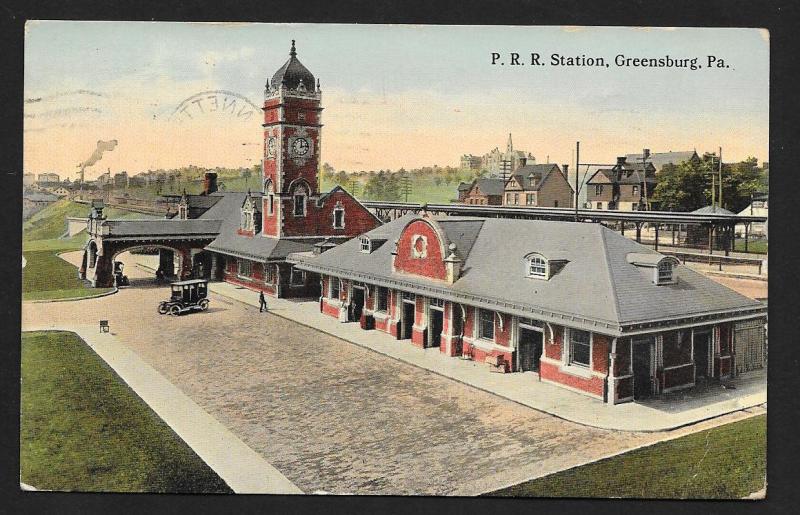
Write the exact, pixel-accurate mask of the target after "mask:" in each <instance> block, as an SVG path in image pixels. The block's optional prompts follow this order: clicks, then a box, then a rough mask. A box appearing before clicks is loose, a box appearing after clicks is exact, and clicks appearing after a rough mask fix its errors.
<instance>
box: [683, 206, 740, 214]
mask: <svg viewBox="0 0 800 515" xmlns="http://www.w3.org/2000/svg"><path fill="white" fill-rule="evenodd" d="M692 213H697V214H700V215H705V214H714V215H732V214H734V213H733V212H731V211H728V210H727V209H725V208H724V207H719V206H705V207H701V208H700V209H695V210H694V211H692Z"/></svg>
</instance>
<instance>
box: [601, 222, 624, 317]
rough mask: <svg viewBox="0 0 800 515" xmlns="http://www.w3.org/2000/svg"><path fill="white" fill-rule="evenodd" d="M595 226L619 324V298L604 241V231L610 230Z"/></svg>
mask: <svg viewBox="0 0 800 515" xmlns="http://www.w3.org/2000/svg"><path fill="white" fill-rule="evenodd" d="M597 225H598V230H599V233H600V243H601V245H602V246H603V256H604V257H605V259H604V265H605V267H606V277H607V278H608V281H609V286H610V287H611V298H612V299H613V301H614V302H613V304H612V306H613V308H614V316H615V317H616V320H617V322H621V315H620V309H619V297H618V296H617V287H616V285H615V283H614V273H613V272H612V271H611V265H610V263H609V261H610V258H611V256H610V254H609V253H608V244H607V241H606V231H607V230H609V231H610V229H607V228H606V227H605V226H603V225H601V224H597Z"/></svg>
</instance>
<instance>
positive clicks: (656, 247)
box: [654, 224, 659, 252]
mask: <svg viewBox="0 0 800 515" xmlns="http://www.w3.org/2000/svg"><path fill="white" fill-rule="evenodd" d="M658 227H659V224H656V246H655V249H654V250H655V251H656V252H658Z"/></svg>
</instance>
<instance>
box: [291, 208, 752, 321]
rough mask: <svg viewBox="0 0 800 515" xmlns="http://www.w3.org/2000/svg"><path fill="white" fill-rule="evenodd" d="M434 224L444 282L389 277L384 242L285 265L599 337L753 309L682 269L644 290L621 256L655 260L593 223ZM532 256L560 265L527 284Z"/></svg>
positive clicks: (647, 281)
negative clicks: (414, 290)
mask: <svg viewBox="0 0 800 515" xmlns="http://www.w3.org/2000/svg"><path fill="white" fill-rule="evenodd" d="M415 218H419V217H418V216H417V215H407V216H404V217H401V218H398V219H397V220H395V221H393V222H390V223H389V224H386V225H384V226H383V227H380V228H379V229H377V230H376V231H373V232H376V233H377V232H380V233H381V234H387V235H388V236H389V241H390V242H391V241H394V240H396V239H398V238H399V236H400V233H401V231H402V229H403V227H405V225H406V223H408V222H409V221H411V220H413V219H415ZM435 220H436V221H437V222H438V223H439V225H440V226H441V227H442V231H443V232H445V233H446V234H447V237H448V239H450V240H451V241H454V242H456V245H458V251H457V253H458V254H459V257H461V258H462V259H463V261H464V263H463V267H462V274H461V277H460V278H459V279H458V280H457V281H456V282H455V283H454V284H453V285H445V284H443V283H441V282H439V281H433V280H429V279H426V278H423V277H418V276H413V275H408V274H403V273H399V272H392V266H391V263H392V255H391V252H392V250H393V248H394V245H391V244H384V245H382V246H380V247H379V248H378V249H376V250H374V251H373V252H372V253H370V254H366V253H363V252H361V251H360V245H359V241H358V238H355V239H353V240H350V241H347V242H345V243H343V244H341V245H339V246H338V247H336V248H334V249H331V250H329V251H327V252H325V253H323V254H320V255H318V256H313V257H310V256H292V257H290V260H294V259H295V258H297V259H296V261H297V262H298V263H299V264H298V266H299V267H300V268H305V269H307V270H311V271H318V272H322V273H330V274H332V275H340V276H342V277H348V276H349V277H359V278H362V279H363V280H368V279H367V277H369V278H370V279H371V280H374V281H375V282H376V283H380V282H383V283H384V284H386V285H393V284H397V281H402V282H404V283H406V284H410V285H413V286H414V287H419V288H420V291H421V292H422V291H431V289H432V288H433V289H436V290H437V291H438V292H439V293H437V295H439V296H441V297H442V298H448V297H447V295H448V294H450V293H452V294H453V295H455V297H453V299H454V300H457V301H458V302H462V303H464V304H468V305H478V306H485V307H489V308H490V309H500V310H504V311H506V312H514V309H513V308H512V307H511V306H522V307H524V310H525V311H528V310H530V311H531V312H534V313H536V312H538V313H541V316H540V318H543V319H545V320H547V319H548V317H549V319H550V320H563V321H562V322H561V323H566V324H567V325H573V326H581V325H583V326H586V325H588V324H589V322H591V323H592V324H597V325H601V328H600V329H598V331H599V332H603V330H604V329H605V330H606V332H607V333H609V334H614V332H615V331H620V330H621V329H618V328H620V327H622V326H624V325H626V324H628V325H630V324H636V323H642V322H645V321H653V320H660V319H665V318H667V319H675V320H677V319H680V318H684V317H688V316H700V315H704V314H708V313H712V312H718V311H725V310H738V309H753V308H761V307H762V305H761V304H760V303H758V302H756V301H754V300H751V299H749V298H747V297H744V296H742V295H740V294H738V293H736V292H735V291H733V290H730V289H728V288H726V287H725V286H722V285H720V284H719V283H716V282H714V281H712V280H711V279H708V278H707V277H705V276H703V275H701V274H699V273H698V272H695V271H693V270H691V269H689V268H687V267H685V266H682V265H679V266H677V267H676V268H675V271H674V276H675V277H676V278H677V281H676V283H675V284H670V285H661V286H657V285H655V284H653V283H652V280H651V278H652V269H651V268H650V269H642V268H641V267H637V266H636V265H634V264H631V263H629V262H628V260H627V258H626V256H627V255H628V254H629V253H639V254H642V253H645V254H657V253H656V252H654V251H652V250H650V249H649V248H647V247H644V246H642V245H639V244H638V243H636V242H634V241H632V240H629V239H628V238H625V237H624V236H621V235H619V234H617V233H616V232H614V231H612V230H610V229H608V228H605V227H603V226H602V225H600V224H587V223H572V222H555V221H542V220H512V219H495V218H485V219H484V218H475V217H442V218H435ZM367 234H368V235H369V234H371V233H367ZM532 252H538V253H540V254H542V255H543V256H545V257H546V258H548V259H565V260H567V263H566V264H565V265H564V266H563V268H561V269H560V270H559V271H558V272H557V273H555V275H554V276H553V277H551V278H550V279H549V280H539V279H532V278H528V277H526V260H525V257H526V256H527V255H529V254H530V253H532ZM401 289H402V288H401ZM465 299H466V300H465ZM498 306H503V307H500V308H498ZM545 313H547V314H545ZM526 316H532V315H531V313H528V314H527V315H526ZM565 319H566V320H565ZM603 324H605V326H603ZM614 328H617V329H614Z"/></svg>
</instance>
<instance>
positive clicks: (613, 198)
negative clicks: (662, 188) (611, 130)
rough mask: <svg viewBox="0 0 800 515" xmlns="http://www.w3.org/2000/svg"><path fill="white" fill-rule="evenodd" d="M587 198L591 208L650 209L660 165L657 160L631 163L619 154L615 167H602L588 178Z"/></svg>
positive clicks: (588, 205)
mask: <svg viewBox="0 0 800 515" xmlns="http://www.w3.org/2000/svg"><path fill="white" fill-rule="evenodd" d="M586 186H587V190H586V201H587V207H588V208H589V209H609V210H620V211H638V210H641V209H646V205H647V204H646V201H649V199H650V198H651V197H652V196H653V190H654V189H655V186H656V169H655V166H654V165H653V163H650V162H648V163H647V165H646V166H644V167H643V166H642V162H641V161H640V162H638V163H630V162H628V161H627V158H625V157H618V158H617V164H616V165H614V167H613V168H601V169H599V170H597V171H596V172H595V173H594V174H593V175H592V176H591V178H590V179H589V180H588V181H586Z"/></svg>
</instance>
